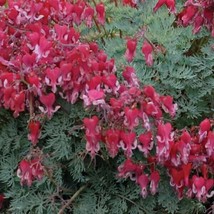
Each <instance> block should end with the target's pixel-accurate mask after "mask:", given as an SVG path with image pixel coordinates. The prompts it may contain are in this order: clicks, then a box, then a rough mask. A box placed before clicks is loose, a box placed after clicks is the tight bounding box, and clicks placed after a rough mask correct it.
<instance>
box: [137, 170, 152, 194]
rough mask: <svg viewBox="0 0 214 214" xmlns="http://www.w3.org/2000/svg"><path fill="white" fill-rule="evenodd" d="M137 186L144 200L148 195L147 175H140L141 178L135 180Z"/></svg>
mask: <svg viewBox="0 0 214 214" xmlns="http://www.w3.org/2000/svg"><path fill="white" fill-rule="evenodd" d="M137 184H139V185H140V188H141V195H142V197H143V198H146V196H147V195H148V192H147V186H148V184H149V178H148V175H145V174H142V175H141V176H139V177H138V179H137Z"/></svg>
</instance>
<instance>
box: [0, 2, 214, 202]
mask: <svg viewBox="0 0 214 214" xmlns="http://www.w3.org/2000/svg"><path fill="white" fill-rule="evenodd" d="M188 2H189V3H188V4H187V5H186V6H187V8H188V7H189V4H196V3H192V1H188ZM123 4H124V5H129V6H131V7H136V5H137V1H127V0H124V1H123ZM201 4H202V3H201V2H200V5H201ZM0 5H2V6H1V7H0V9H1V11H3V12H1V13H0V106H1V107H3V108H6V109H10V110H11V111H12V112H13V115H14V117H18V116H19V115H20V114H21V113H22V112H25V111H28V112H29V114H30V118H29V121H28V131H29V134H28V140H29V141H31V144H32V147H35V146H36V145H37V144H38V142H39V139H40V136H41V124H42V122H43V120H44V119H51V118H52V117H53V115H54V113H55V112H56V111H58V110H59V108H60V105H57V99H58V98H59V97H61V98H62V99H65V100H66V101H67V102H69V103H71V104H75V103H76V102H77V101H78V100H82V103H83V107H84V108H85V109H88V108H91V107H92V109H93V112H94V114H95V115H94V116H91V117H89V118H84V120H83V124H84V127H85V140H86V151H87V152H88V153H89V154H90V155H91V158H92V159H94V158H95V156H96V155H97V154H98V153H100V152H101V148H102V147H101V143H103V145H104V146H105V147H106V149H107V151H108V154H109V156H110V157H112V158H114V157H116V156H117V155H118V154H119V153H120V154H123V155H124V157H125V161H124V163H122V164H121V165H120V166H119V167H118V176H119V177H121V178H127V177H130V178H131V180H134V181H135V182H136V184H138V185H139V186H140V188H141V194H142V196H143V197H146V196H147V194H148V190H147V189H148V186H149V189H150V192H151V194H155V193H156V192H157V188H158V183H159V180H160V172H159V169H158V168H160V167H163V166H164V167H165V168H166V169H167V170H168V173H169V176H170V177H171V185H172V186H175V188H176V190H177V192H178V194H179V197H180V198H181V197H182V196H183V194H184V192H185V193H186V194H187V196H189V197H196V198H198V200H200V201H203V202H204V201H206V199H207V198H208V197H211V196H212V195H213V191H212V188H213V186H214V180H213V178H211V176H210V175H211V174H213V171H214V168H213V165H214V132H213V131H211V127H212V124H211V122H210V121H209V120H208V119H206V120H204V121H203V122H202V123H201V124H200V127H199V130H198V131H197V129H195V130H191V133H189V132H188V131H186V130H183V131H182V133H179V132H178V131H177V132H176V131H174V130H173V127H172V125H171V124H170V123H165V122H164V115H165V114H169V115H170V116H171V117H174V116H175V112H176V109H177V105H176V104H175V103H174V102H173V98H172V97H171V96H168V95H165V96H163V95H160V94H159V93H157V92H156V91H155V89H154V88H153V87H152V86H144V87H141V85H140V82H139V80H138V78H137V75H136V73H135V70H134V68H133V67H131V66H126V67H125V66H124V68H123V72H122V77H123V81H122V82H121V81H119V78H118V77H117V75H116V67H115V62H114V59H108V56H107V54H106V53H105V52H104V51H103V50H100V49H99V47H98V44H97V43H95V42H84V40H82V38H81V35H80V33H79V32H78V31H77V30H76V26H79V25H80V24H85V26H87V27H88V28H91V27H92V26H93V24H96V26H99V25H104V24H105V6H104V4H103V3H99V4H97V5H94V7H92V6H91V5H90V4H88V3H87V2H86V1H83V0H79V1H60V0H55V1H51V0H50V1H42V0H35V1H33V0H28V1H23V0H21V1H12V0H11V1H8V6H7V7H4V6H3V5H4V3H3V4H0ZM162 5H166V6H167V7H168V9H169V10H170V12H172V13H175V1H173V0H159V1H158V3H157V4H156V6H155V8H154V11H157V10H158V8H160V7H161V6H162ZM203 5H204V4H203ZM205 6H206V7H208V6H207V4H206V5H205ZM194 7H198V4H197V5H195V6H194ZM200 11H201V10H200ZM185 13H186V12H183V13H182V14H183V15H181V14H180V15H179V17H180V20H182V21H184V20H185V23H186V24H189V23H190V20H193V16H192V17H191V18H190V17H189V18H188V17H187V14H189V12H188V13H187V14H186V15H185ZM185 16H186V18H184V17H185ZM188 16H189V15H188ZM203 17H204V16H203ZM187 20H189V21H187ZM194 20H196V19H194ZM210 20H211V19H210ZM136 47H137V39H136V38H128V39H127V44H126V52H125V58H126V60H127V61H128V62H132V60H133V59H134V57H135V54H136ZM154 48H155V46H154V45H153V44H152V43H151V42H150V41H148V39H146V38H144V41H143V44H142V49H141V50H142V54H143V55H144V57H145V62H146V64H147V65H148V66H152V65H153V52H154ZM137 153H138V154H140V155H141V156H142V163H141V162H140V163H138V162H137V161H135V154H137ZM44 174H45V167H44V166H43V163H42V158H41V157H40V156H38V155H33V156H32V158H25V159H23V160H22V161H21V162H20V163H19V167H18V170H17V175H18V177H20V180H21V185H24V184H27V185H28V186H31V184H32V182H33V181H34V180H36V179H39V180H40V179H42V177H43V176H44Z"/></svg>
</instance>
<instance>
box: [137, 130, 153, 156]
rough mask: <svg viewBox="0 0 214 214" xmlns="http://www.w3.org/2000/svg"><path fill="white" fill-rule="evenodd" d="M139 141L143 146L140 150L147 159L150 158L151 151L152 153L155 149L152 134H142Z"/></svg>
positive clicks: (139, 146) (139, 147) (140, 145)
mask: <svg viewBox="0 0 214 214" xmlns="http://www.w3.org/2000/svg"><path fill="white" fill-rule="evenodd" d="M139 141H140V143H141V144H139V145H138V149H139V150H140V151H141V152H143V153H144V156H145V157H148V154H149V151H151V150H152V147H153V141H152V132H150V131H149V132H146V133H144V134H141V135H140V136H139Z"/></svg>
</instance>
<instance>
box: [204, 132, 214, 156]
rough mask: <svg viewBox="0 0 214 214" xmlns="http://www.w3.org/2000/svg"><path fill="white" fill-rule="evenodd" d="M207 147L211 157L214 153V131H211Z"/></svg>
mask: <svg viewBox="0 0 214 214" xmlns="http://www.w3.org/2000/svg"><path fill="white" fill-rule="evenodd" d="M205 148H206V151H207V154H208V156H209V157H211V156H212V155H214V132H211V131H209V133H208V137H207V142H206V144H205Z"/></svg>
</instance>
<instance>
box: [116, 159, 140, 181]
mask: <svg viewBox="0 0 214 214" xmlns="http://www.w3.org/2000/svg"><path fill="white" fill-rule="evenodd" d="M143 169H144V166H143V165H138V164H135V163H134V162H133V161H132V160H131V159H129V158H128V159H126V160H125V162H124V163H123V164H121V165H120V166H119V167H118V172H119V173H118V177H121V178H127V177H130V179H131V180H134V181H135V180H137V179H138V177H139V176H140V175H141V174H142V172H143Z"/></svg>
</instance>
